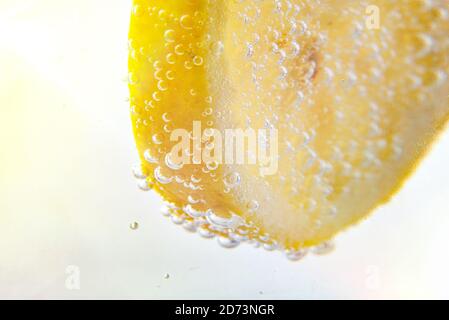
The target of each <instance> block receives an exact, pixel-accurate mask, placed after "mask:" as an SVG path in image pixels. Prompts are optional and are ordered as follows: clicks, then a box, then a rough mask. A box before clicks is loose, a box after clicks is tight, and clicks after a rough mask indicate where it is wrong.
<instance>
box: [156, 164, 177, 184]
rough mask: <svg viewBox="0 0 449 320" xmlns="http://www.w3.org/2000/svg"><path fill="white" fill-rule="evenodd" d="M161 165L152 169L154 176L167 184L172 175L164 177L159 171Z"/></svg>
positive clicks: (170, 180)
mask: <svg viewBox="0 0 449 320" xmlns="http://www.w3.org/2000/svg"><path fill="white" fill-rule="evenodd" d="M161 170H162V169H161V167H157V168H156V169H154V178H155V179H156V180H157V181H158V182H159V183H161V184H169V183H171V182H172V181H173V177H166V176H164V175H163V174H162V172H161Z"/></svg>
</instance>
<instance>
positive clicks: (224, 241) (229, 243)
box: [217, 236, 240, 249]
mask: <svg viewBox="0 0 449 320" xmlns="http://www.w3.org/2000/svg"><path fill="white" fill-rule="evenodd" d="M217 239H218V243H219V244H220V246H222V247H223V248H226V249H232V248H235V247H237V246H238V245H239V244H240V242H239V241H237V240H234V239H231V238H229V237H227V236H219V237H218V238H217Z"/></svg>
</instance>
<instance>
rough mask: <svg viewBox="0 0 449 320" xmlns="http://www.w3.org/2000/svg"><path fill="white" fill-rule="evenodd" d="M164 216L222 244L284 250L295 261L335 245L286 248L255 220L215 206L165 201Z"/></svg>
mask: <svg viewBox="0 0 449 320" xmlns="http://www.w3.org/2000/svg"><path fill="white" fill-rule="evenodd" d="M161 212H162V214H163V215H164V216H165V217H169V218H170V220H171V221H172V222H173V223H174V224H177V225H181V226H182V227H183V228H184V229H185V230H187V231H188V232H196V233H198V234H199V235H200V236H201V237H203V238H205V239H212V238H216V239H217V242H218V244H219V245H220V246H222V247H223V248H228V249H230V248H235V247H237V246H238V245H239V244H240V243H248V244H250V245H253V246H254V247H255V248H263V249H265V250H267V251H275V250H281V251H283V252H284V253H285V255H286V257H287V258H288V259H289V260H292V261H298V260H301V259H302V258H304V257H305V256H306V254H307V253H309V252H311V253H313V254H316V255H324V254H328V253H330V252H332V250H333V249H334V245H333V244H332V243H331V242H326V243H323V244H321V245H318V246H316V247H313V248H310V249H292V248H291V249H285V248H283V247H281V246H280V245H279V244H278V243H277V242H276V241H275V240H274V239H272V238H271V236H270V235H269V234H267V233H261V232H260V230H259V229H258V228H257V227H255V226H254V225H253V224H252V223H250V222H247V221H245V220H244V219H242V218H241V217H240V216H238V215H236V214H235V213H232V212H231V213H230V216H229V217H226V218H225V217H221V216H219V215H217V214H215V213H214V212H213V210H210V209H208V210H206V211H201V210H197V209H195V208H194V207H193V205H191V204H187V205H185V206H184V207H182V208H180V207H178V206H176V205H174V204H172V203H166V204H165V206H163V207H162V209H161Z"/></svg>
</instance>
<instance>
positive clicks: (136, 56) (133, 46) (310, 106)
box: [129, 0, 449, 258]
mask: <svg viewBox="0 0 449 320" xmlns="http://www.w3.org/2000/svg"><path fill="white" fill-rule="evenodd" d="M448 34H449V18H448V5H447V2H445V1H443V0H441V1H417V0H416V1H414V0H410V1H387V0H384V1H381V0H372V1H350V0H341V1H333V0H332V1H331V0H322V1H318V0H315V1H312V0H310V1H307V0H302V1H299V0H290V1H282V0H266V1H237V0H226V1H225V0H216V1H206V0H185V1H179V0H153V1H144V0H134V6H133V12H132V19H131V28H130V33H129V48H130V58H129V87H130V103H131V116H132V123H133V129H134V135H135V139H136V143H137V149H138V151H139V154H140V158H141V160H142V165H141V167H140V168H139V169H141V172H140V173H139V174H138V177H139V178H141V179H142V182H141V187H142V188H143V189H149V188H154V190H156V191H157V192H159V193H160V194H161V195H162V196H163V198H164V199H165V200H166V201H167V202H168V203H169V204H170V205H169V214H170V215H171V216H172V219H173V220H174V222H176V223H179V224H183V225H184V226H185V227H186V228H187V229H189V230H198V232H199V233H200V234H201V235H203V236H205V237H214V236H217V237H218V239H219V241H220V243H221V244H223V245H224V246H226V247H233V246H235V245H237V244H238V243H239V242H241V241H244V240H248V241H250V242H254V243H256V244H263V245H264V246H265V247H266V248H267V249H274V248H281V249H284V250H287V252H288V253H289V254H290V256H291V257H293V258H298V257H301V256H302V255H303V253H304V249H306V248H309V247H313V246H318V248H324V250H327V249H329V246H328V245H327V244H326V241H328V240H330V239H332V238H333V237H334V236H335V235H336V234H337V233H338V232H339V231H342V230H343V229H345V228H346V227H348V226H350V225H352V224H354V223H356V222H358V221H360V220H361V219H362V218H364V217H366V216H367V215H368V214H369V213H370V212H371V211H372V210H373V209H374V208H376V207H377V206H379V205H380V204H382V203H385V202H386V201H388V200H389V199H390V198H391V196H392V195H393V194H394V193H395V192H396V191H397V190H398V189H399V188H400V186H401V185H402V183H403V182H404V180H405V179H406V178H407V177H408V176H409V175H410V173H411V172H412V171H413V169H414V168H415V166H416V165H417V163H418V161H419V160H420V159H421V158H422V157H423V155H424V154H425V152H426V150H427V149H428V146H429V145H430V144H431V143H432V141H433V140H434V139H435V137H436V136H437V134H438V133H439V132H440V131H441V130H442V128H443V127H444V125H445V123H446V122H447V119H448V117H449V103H448V93H449V81H448V80H447V76H448V71H449V41H448V38H447V35H448ZM178 129H183V130H185V131H187V132H189V133H190V140H191V141H190V144H189V145H188V148H185V149H182V150H181V151H184V152H185V154H184V156H185V157H186V159H187V158H188V159H191V158H192V157H194V155H195V152H197V151H198V150H201V152H202V153H201V155H203V153H204V150H205V149H209V151H210V150H212V149H216V150H218V149H219V148H224V147H223V144H225V143H223V141H221V143H220V141H219V139H218V138H217V139H209V140H208V139H206V138H207V137H208V135H207V132H208V130H209V132H216V131H218V132H221V133H224V132H226V130H236V131H238V130H240V132H243V133H247V132H250V131H246V130H253V132H261V130H266V131H265V132H266V133H267V135H266V136H264V137H265V140H270V139H271V138H273V140H270V143H267V141H265V142H266V145H265V147H262V145H261V144H257V146H258V148H259V149H263V148H265V149H264V150H265V151H267V152H271V151H274V152H275V153H274V155H275V156H274V157H271V158H269V159H270V163H268V162H267V161H265V162H264V163H260V162H258V161H255V162H254V161H251V160H250V158H251V157H250V155H251V154H252V155H253V156H254V154H255V153H254V152H253V151H254V150H248V152H247V154H246V155H247V157H246V158H245V159H244V161H240V162H239V161H234V162H232V161H228V162H226V161H222V162H220V161H204V158H200V159H197V161H190V162H188V161H187V162H182V163H180V162H174V161H173V159H172V158H171V156H172V155H173V150H174V148H175V147H176V146H177V144H178V143H179V141H174V140H173V133H174V132H177V131H176V130H178ZM198 130H201V131H200V135H198V132H196V133H195V131H198ZM271 133H275V134H273V135H271ZM209 136H210V135H209ZM205 137H206V138H205ZM214 137H215V136H214ZM257 137H259V136H257ZM259 138H260V137H259ZM268 138H270V139H268ZM248 141H249V140H248ZM259 142H260V141H258V143H259ZM225 145H226V144H225ZM249 145H250V143H249V142H248V146H249ZM270 150H271V151H270ZM178 151H179V150H178ZM256 154H257V153H256ZM256 157H257V156H256ZM183 159H184V158H183ZM209 160H210V159H209ZM253 160H254V159H253ZM256 160H260V159H256ZM265 160H266V159H265ZM263 169H264V170H265V171H264V170H263Z"/></svg>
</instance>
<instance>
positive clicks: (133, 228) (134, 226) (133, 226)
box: [129, 221, 139, 230]
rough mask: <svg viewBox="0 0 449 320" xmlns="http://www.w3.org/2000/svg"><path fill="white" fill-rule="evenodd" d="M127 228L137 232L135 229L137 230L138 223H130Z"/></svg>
mask: <svg viewBox="0 0 449 320" xmlns="http://www.w3.org/2000/svg"><path fill="white" fill-rule="evenodd" d="M129 228H130V229H131V230H137V229H138V228H139V223H138V222H136V221H134V222H131V224H130V225H129Z"/></svg>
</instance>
